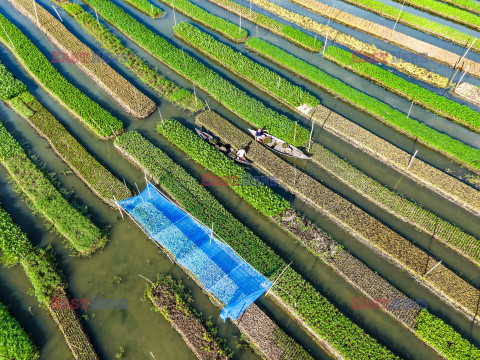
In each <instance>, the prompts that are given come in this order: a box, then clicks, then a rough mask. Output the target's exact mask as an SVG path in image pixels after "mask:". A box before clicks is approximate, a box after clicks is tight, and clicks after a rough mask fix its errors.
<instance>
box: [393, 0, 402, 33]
mask: <svg viewBox="0 0 480 360" xmlns="http://www.w3.org/2000/svg"><path fill="white" fill-rule="evenodd" d="M404 6H405V0H403V4H402V6H401V7H400V12H399V13H398V16H397V21H395V25H393V28H392V31H395V28H396V27H397V24H398V21H399V20H400V16H401V15H402V12H403V7H404Z"/></svg>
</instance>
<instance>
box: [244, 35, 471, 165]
mask: <svg viewBox="0 0 480 360" xmlns="http://www.w3.org/2000/svg"><path fill="white" fill-rule="evenodd" d="M246 46H247V48H248V49H249V50H252V51H253V52H255V53H256V54H259V55H261V56H262V57H264V58H266V59H268V60H270V61H272V62H274V63H275V64H277V65H279V66H281V67H282V68H285V69H287V70H289V71H291V72H292V73H294V74H295V75H298V76H300V77H301V78H303V79H305V80H308V81H310V82H312V83H313V84H315V85H316V86H318V87H320V88H322V89H324V90H326V91H328V92H329V93H331V94H333V95H335V96H336V97H338V98H340V99H341V100H343V101H345V102H347V103H348V104H351V105H352V106H354V107H356V108H358V109H360V110H362V111H364V112H366V113H367V114H370V115H372V116H373V117H375V118H376V119H378V120H380V121H381V122H383V123H384V124H386V125H388V126H390V127H392V128H394V129H395V130H397V131H400V132H401V133H403V134H405V135H406V136H408V137H410V138H416V139H418V140H419V141H420V142H421V143H422V144H424V145H425V146H427V147H429V148H431V149H433V150H435V151H437V152H439V153H441V154H442V155H444V156H446V157H447V158H449V159H450V160H452V161H454V162H456V163H457V164H459V165H460V166H464V167H466V168H467V169H469V170H470V171H472V172H475V173H477V174H480V150H478V149H475V148H472V147H470V146H468V145H466V144H464V143H462V142H461V141H459V140H456V139H453V138H451V137H449V136H448V135H445V134H442V133H440V132H438V131H436V130H434V129H432V128H430V127H428V126H427V125H425V124H423V123H421V122H419V121H416V120H414V119H411V118H407V116H406V115H405V114H403V113H402V112H400V111H398V110H395V109H393V108H391V107H390V106H389V105H387V104H385V103H382V102H381V101H379V100H377V99H375V98H372V97H371V96H369V95H367V94H365V93H363V92H361V91H358V90H356V89H354V88H352V87H351V86H349V85H347V84H345V83H343V82H341V81H340V80H338V79H336V78H334V77H332V76H330V75H328V74H326V73H324V72H323V71H321V70H320V69H319V68H317V67H315V66H313V65H310V64H308V63H307V62H305V61H303V60H301V59H299V58H296V57H295V56H293V55H291V54H290V53H288V52H286V51H284V50H282V49H280V48H278V47H277V46H275V45H272V44H270V43H268V42H266V41H264V40H262V39H259V38H252V39H249V40H248V41H247V44H246Z"/></svg>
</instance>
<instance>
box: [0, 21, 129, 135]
mask: <svg viewBox="0 0 480 360" xmlns="http://www.w3.org/2000/svg"><path fill="white" fill-rule="evenodd" d="M0 24H1V25H2V31H0V41H1V42H2V43H3V44H4V45H5V46H6V47H8V48H9V49H10V51H12V53H13V54H14V55H15V56H16V57H17V58H18V59H19V61H20V62H21V63H22V65H23V66H24V67H25V68H26V69H27V71H28V72H29V73H31V75H32V76H34V77H35V79H36V81H38V82H39V84H40V85H41V86H42V87H44V88H45V89H46V90H47V91H48V92H49V93H51V94H52V95H54V96H55V97H56V98H57V99H59V100H60V101H61V102H62V103H63V104H64V105H65V107H66V108H67V109H69V110H70V111H72V112H73V113H74V114H76V115H77V116H78V117H79V118H80V119H81V120H82V121H83V123H84V124H86V125H87V127H88V128H89V129H91V130H92V131H93V132H94V133H95V134H96V135H98V136H100V137H102V138H107V137H109V136H112V135H113V134H114V133H119V132H121V131H122V130H123V124H122V122H121V121H120V120H118V119H117V118H115V117H113V116H112V115H111V114H110V113H109V112H108V111H106V110H105V109H104V108H102V107H101V106H100V105H98V104H97V103H96V102H94V101H93V100H91V99H90V98H89V97H87V96H86V95H85V94H84V93H82V92H81V91H80V90H79V89H78V88H76V87H75V86H74V85H72V84H71V83H70V82H69V81H68V80H67V79H65V78H64V77H63V76H62V75H60V73H59V72H58V71H57V70H56V69H55V68H54V67H53V65H52V64H51V62H50V61H49V60H48V59H47V58H46V57H45V56H44V55H43V54H42V52H41V51H40V50H39V49H38V48H37V47H36V46H35V45H34V44H33V43H32V42H31V41H30V40H29V39H28V38H27V37H26V36H25V35H24V34H23V33H22V31H21V30H20V29H18V28H17V27H16V26H15V25H13V24H12V23H11V22H10V21H9V20H8V19H7V18H5V17H4V16H3V15H0Z"/></svg>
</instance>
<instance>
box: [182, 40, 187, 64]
mask: <svg viewBox="0 0 480 360" xmlns="http://www.w3.org/2000/svg"><path fill="white" fill-rule="evenodd" d="M182 55H183V62H184V64H185V70H187V59H185V52H184V51H183V46H182Z"/></svg>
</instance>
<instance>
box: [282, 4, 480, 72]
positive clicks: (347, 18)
mask: <svg viewBox="0 0 480 360" xmlns="http://www.w3.org/2000/svg"><path fill="white" fill-rule="evenodd" d="M292 2H293V3H295V4H298V5H300V6H303V7H305V8H306V9H308V10H310V11H313V12H314V13H317V14H320V15H322V16H326V17H328V18H330V17H331V15H332V13H333V11H335V14H336V15H335V21H336V22H339V23H342V24H344V25H347V26H348V27H351V28H354V29H357V30H360V31H362V32H364V33H367V34H369V35H372V36H375V37H378V38H380V39H385V40H388V41H390V42H392V43H393V44H396V45H398V46H400V47H402V48H404V49H405V48H406V49H409V50H413V51H414V52H415V53H418V54H423V53H425V54H426V55H425V56H427V57H430V58H432V59H434V60H435V61H439V62H441V63H444V62H445V60H447V59H442V58H441V57H440V56H441V54H442V53H441V52H439V51H438V50H440V48H438V47H436V46H434V45H431V44H429V43H427V42H423V41H420V40H418V39H416V38H413V37H410V36H407V35H405V34H403V33H401V32H398V31H395V30H392V28H391V27H389V28H388V27H386V26H383V25H380V24H378V23H375V22H373V21H369V20H366V19H363V18H360V17H358V16H355V15H351V14H349V13H347V12H345V11H338V10H333V9H332V7H331V6H328V5H325V4H322V3H321V2H319V1H316V0H292ZM346 2H347V3H351V4H353V5H356V6H359V7H362V8H364V9H366V10H369V11H372V12H374V13H376V14H379V15H381V16H384V17H386V18H387V19H390V20H393V21H397V20H398V22H399V23H401V24H405V25H407V26H410V27H412V28H414V29H417V30H420V31H421V32H423V33H427V34H430V35H432V36H435V37H438V38H440V39H443V40H447V41H450V42H452V43H454V44H456V45H459V46H465V44H466V43H469V42H471V41H472V40H473V39H472V36H470V35H469V34H466V33H465V32H462V31H460V30H457V29H455V28H453V27H450V26H448V25H444V24H440V23H438V22H435V21H433V20H429V19H427V18H425V17H422V16H419V15H415V14H411V13H409V12H408V11H402V12H401V13H400V10H399V9H398V8H396V7H394V6H391V5H387V4H385V3H383V2H382V1H378V0H347V1H346ZM412 3H413V1H412V0H405V4H408V5H411V4H412ZM332 20H333V19H332ZM469 24H470V25H473V23H469ZM417 43H418V44H417ZM424 44H425V45H427V46H426V47H424V46H422V45H424ZM422 48H423V50H424V52H423V53H422V52H421V51H419V50H421V49H422ZM436 49H437V50H436ZM472 49H473V50H475V51H478V50H480V47H478V45H477V46H475V45H474V47H473V48H472ZM447 53H449V54H450V57H451V56H452V55H453V54H452V53H450V52H446V53H445V54H447ZM458 58H459V56H458V55H456V58H455V61H456V60H458Z"/></svg>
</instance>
